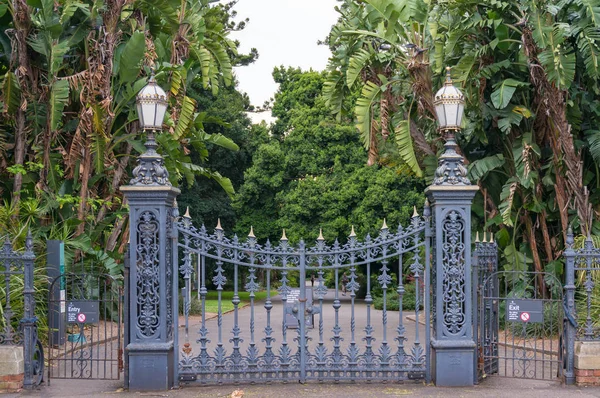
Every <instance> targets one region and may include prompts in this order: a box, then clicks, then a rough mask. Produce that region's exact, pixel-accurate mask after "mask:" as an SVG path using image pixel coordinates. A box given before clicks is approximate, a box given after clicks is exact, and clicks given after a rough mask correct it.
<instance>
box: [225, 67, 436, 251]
mask: <svg viewBox="0 0 600 398" xmlns="http://www.w3.org/2000/svg"><path fill="white" fill-rule="evenodd" d="M273 76H274V78H275V79H276V81H278V82H279V84H280V85H279V90H278V92H277V93H276V94H275V102H274V104H273V114H274V115H276V116H278V117H279V116H280V115H281V116H283V117H281V118H279V120H278V123H276V124H275V125H274V126H273V127H272V128H273V130H275V131H278V132H282V133H283V134H282V135H280V134H278V133H276V134H271V136H270V139H269V140H268V142H266V143H264V144H262V145H260V146H258V148H257V150H256V152H255V153H254V156H253V161H252V166H251V167H250V168H248V169H247V170H246V173H245V175H244V184H243V185H242V187H241V188H240V190H239V191H238V194H237V195H236V197H235V199H234V207H235V209H236V211H237V214H238V223H237V225H236V227H235V232H237V233H238V234H239V235H241V236H244V235H247V234H248V232H249V231H250V228H251V227H253V229H254V233H255V235H256V236H257V237H258V238H259V239H265V238H269V239H271V241H275V240H278V239H279V238H280V237H281V234H282V229H285V230H286V234H287V236H288V237H289V238H290V239H291V240H292V241H298V240H299V239H301V238H304V239H305V240H307V241H310V240H312V239H316V238H317V236H318V235H319V229H322V230H323V235H324V237H325V238H326V239H328V240H333V239H339V240H341V241H345V240H346V239H347V236H348V235H349V234H350V231H351V228H352V226H353V225H354V226H355V229H356V232H357V234H359V235H361V236H364V235H366V234H367V233H376V231H377V230H378V229H379V228H380V227H381V225H382V223H383V220H384V218H386V217H387V222H388V225H390V226H391V225H397V224H398V223H402V224H404V225H406V222H407V221H408V220H409V218H410V216H411V215H412V213H413V206H417V207H419V208H420V207H421V206H422V205H423V201H424V196H423V193H422V191H423V189H424V184H423V181H422V180H421V179H418V178H415V177H412V176H409V175H407V173H406V170H405V169H403V168H399V167H378V166H374V167H373V166H372V167H369V166H365V160H366V156H365V153H364V150H363V149H362V144H361V142H360V135H359V133H358V132H357V131H356V129H355V127H354V126H353V123H352V121H351V120H350V119H348V118H346V117H341V118H340V120H339V121H337V120H336V118H335V117H334V116H332V115H331V113H330V110H329V107H328V106H327V103H326V99H325V97H324V96H323V95H322V94H321V92H322V88H323V84H324V82H325V77H326V75H325V73H319V72H312V71H311V72H302V71H300V70H299V69H294V68H283V67H281V68H276V69H275V71H274V72H273Z"/></svg>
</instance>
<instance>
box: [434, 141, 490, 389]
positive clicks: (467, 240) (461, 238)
mask: <svg viewBox="0 0 600 398" xmlns="http://www.w3.org/2000/svg"><path fill="white" fill-rule="evenodd" d="M444 147H445V152H444V154H443V155H442V156H441V157H440V159H439V165H438V168H437V170H436V172H435V178H434V181H433V184H432V185H430V186H429V187H428V188H427V189H426V190H425V193H426V194H427V196H428V198H429V201H430V202H431V204H432V208H433V214H434V220H435V225H434V226H433V227H434V234H435V235H434V239H435V264H433V266H434V267H435V278H436V281H435V284H434V286H435V290H434V303H433V305H434V308H435V317H436V320H435V323H434V325H435V327H434V331H433V332H434V333H433V336H432V339H431V349H432V375H433V380H434V382H435V384H436V385H437V386H472V385H473V384H474V382H475V380H474V374H475V369H474V368H473V367H474V365H475V358H474V357H475V350H476V345H475V342H474V340H473V309H472V308H473V304H474V303H473V301H472V294H471V285H472V283H471V282H472V279H471V278H472V272H471V206H472V204H473V198H474V197H475V193H476V192H477V191H478V190H479V188H478V187H477V186H476V185H472V184H471V182H470V181H469V179H468V178H467V168H466V167H465V165H464V160H463V157H462V156H461V155H460V154H458V153H457V152H456V147H457V144H456V141H455V140H454V135H453V134H451V135H448V136H447V141H446V143H445V145H444Z"/></svg>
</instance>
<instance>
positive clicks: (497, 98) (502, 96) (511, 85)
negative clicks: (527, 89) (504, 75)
mask: <svg viewBox="0 0 600 398" xmlns="http://www.w3.org/2000/svg"><path fill="white" fill-rule="evenodd" d="M528 85H529V83H527V82H520V81H518V80H515V79H505V80H503V81H501V82H500V83H496V84H495V85H494V91H493V92H492V95H491V96H490V99H491V100H492V104H494V107H495V108H496V109H504V108H506V106H507V105H508V103H509V102H510V100H511V99H512V97H513V95H514V94H515V91H517V88H518V87H524V86H528Z"/></svg>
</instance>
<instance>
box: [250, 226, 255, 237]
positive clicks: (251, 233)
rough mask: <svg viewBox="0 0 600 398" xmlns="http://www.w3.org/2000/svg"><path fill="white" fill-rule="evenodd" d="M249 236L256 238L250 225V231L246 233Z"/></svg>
mask: <svg viewBox="0 0 600 398" xmlns="http://www.w3.org/2000/svg"><path fill="white" fill-rule="evenodd" d="M248 237H249V238H256V236H254V228H252V225H251V226H250V233H249V234H248Z"/></svg>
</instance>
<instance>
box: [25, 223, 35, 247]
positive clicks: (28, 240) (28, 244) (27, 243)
mask: <svg viewBox="0 0 600 398" xmlns="http://www.w3.org/2000/svg"><path fill="white" fill-rule="evenodd" d="M25 249H27V251H31V250H33V237H32V236H31V228H29V230H28V231H27V237H26V238H25Z"/></svg>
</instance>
